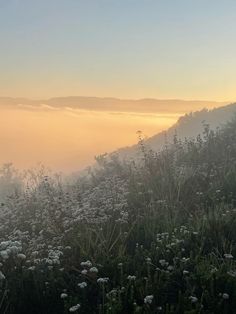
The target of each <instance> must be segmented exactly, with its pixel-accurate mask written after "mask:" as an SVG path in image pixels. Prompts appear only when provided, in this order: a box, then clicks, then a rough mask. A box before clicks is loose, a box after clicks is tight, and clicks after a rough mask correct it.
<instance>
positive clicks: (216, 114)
mask: <svg viewBox="0 0 236 314" xmlns="http://www.w3.org/2000/svg"><path fill="white" fill-rule="evenodd" d="M235 113H236V103H233V104H229V105H227V106H223V107H220V108H215V109H212V110H208V109H202V110H201V111H196V112H193V113H190V114H186V115H184V116H182V117H180V118H179V120H178V121H177V123H176V124H174V125H173V126H172V127H170V128H169V129H168V130H166V131H163V132H161V133H158V134H156V135H154V136H152V137H150V138H148V139H146V140H145V141H144V142H145V146H146V147H147V148H148V149H152V150H154V151H158V150H160V149H162V148H163V147H164V146H165V144H167V143H171V142H172V141H173V138H174V136H175V135H177V137H178V138H179V139H185V138H193V137H196V136H197V135H199V134H201V133H202V132H203V129H204V124H209V126H210V128H211V129H213V130H214V129H216V128H217V127H221V126H223V125H224V124H226V123H227V122H228V121H230V120H231V119H232V118H233V117H234V115H235ZM116 153H118V155H119V156H120V157H121V158H124V159H130V158H137V157H138V156H139V154H140V149H139V145H133V146H130V147H124V148H121V149H119V150H117V151H116Z"/></svg>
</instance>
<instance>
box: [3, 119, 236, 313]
mask: <svg viewBox="0 0 236 314" xmlns="http://www.w3.org/2000/svg"><path fill="white" fill-rule="evenodd" d="M235 143H236V121H235V120H233V121H232V122H231V123H229V124H227V125H226V126H225V127H224V128H222V129H218V130H217V131H215V132H213V131H211V130H210V128H209V126H208V125H205V129H204V135H203V137H200V136H198V137H197V138H196V139H189V140H185V141H180V140H179V139H178V138H177V137H175V138H174V141H173V144H172V145H170V146H166V147H165V148H164V149H163V150H162V151H161V152H158V153H156V152H153V151H149V150H148V148H147V147H145V143H144V142H143V141H142V139H141V138H140V148H141V151H142V156H143V160H142V161H141V162H140V161H139V162H136V161H130V162H124V161H120V160H119V158H118V157H117V156H106V155H104V156H100V157H98V158H97V167H96V168H93V169H91V171H89V172H88V174H87V176H84V177H81V178H79V179H78V180H76V181H75V182H72V183H71V182H70V183H63V182H62V181H61V180H60V178H59V177H51V176H48V175H47V174H46V172H45V171H44V170H43V171H41V172H40V173H39V175H37V174H36V173H35V172H31V174H30V177H28V185H26V188H25V189H21V190H17V191H16V190H15V192H14V193H12V194H11V195H9V196H8V198H7V199H6V200H5V202H4V203H3V204H2V205H1V209H0V217H1V226H0V241H1V242H0V260H1V268H0V270H1V273H2V275H3V276H2V279H0V283H1V287H2V288H1V290H0V300H2V301H0V304H1V307H0V309H1V311H2V312H3V310H2V307H3V306H6V309H5V310H4V311H5V313H9V314H11V313H19V314H21V313H22V314H23V313H24V314H25V313H26V314H27V313H36V314H37V313H50V314H53V313H57V314H58V313H68V312H77V311H78V313H104V314H108V313H113V314H123V313H159V312H160V313H173V314H174V313H192V314H193V313H234V312H235V308H236V263H235V258H234V257H235V256H236V247H235V241H236V209H235V205H236V204H235V200H236V195H235V194H236V144H235ZM29 178H30V179H29ZM24 180H25V177H24ZM25 182H26V181H25ZM0 277H1V276H0ZM6 286H7V291H8V292H7V301H6V299H5V298H6V294H5V292H4V291H6V290H4V289H5V288H4V287H6ZM3 313H4V312H3Z"/></svg>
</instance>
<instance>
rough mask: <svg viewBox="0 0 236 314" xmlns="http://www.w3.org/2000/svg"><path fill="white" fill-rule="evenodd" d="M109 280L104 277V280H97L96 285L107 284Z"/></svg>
mask: <svg viewBox="0 0 236 314" xmlns="http://www.w3.org/2000/svg"><path fill="white" fill-rule="evenodd" d="M108 280H109V278H107V277H105V278H98V280H97V283H107V282H108Z"/></svg>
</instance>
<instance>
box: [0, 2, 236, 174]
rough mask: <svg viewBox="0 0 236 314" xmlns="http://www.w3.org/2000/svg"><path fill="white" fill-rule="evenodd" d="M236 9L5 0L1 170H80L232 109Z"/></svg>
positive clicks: (0, 58) (0, 33)
mask: <svg viewBox="0 0 236 314" xmlns="http://www.w3.org/2000/svg"><path fill="white" fill-rule="evenodd" d="M235 12H236V2H235V1H233V0H226V1H220V0H216V1H205V0H199V1H194V0H180V1H173V0H166V1H159V0H150V1H144V0H119V1H116V0H101V1H83V0H77V1H75V0H66V1H65V0H50V1H48V0H40V1H32V0H24V1H20V0H10V1H3V0H0V40H1V49H0V69H1V71H0V98H1V101H0V103H1V104H0V105H1V106H0V146H1V155H0V164H2V163H5V162H13V163H14V164H15V165H16V167H19V168H29V167H31V166H33V165H34V164H36V163H37V162H42V163H44V164H46V165H47V166H50V167H51V168H53V169H56V170H62V171H72V170H73V171H74V170H78V169H81V168H83V167H84V166H87V165H89V164H91V163H92V162H93V160H94V156H95V155H99V154H102V153H104V152H112V151H114V150H116V149H118V148H120V147H123V146H127V145H133V144H135V143H136V142H137V134H136V132H137V131H138V130H141V131H142V132H143V134H144V136H147V137H150V136H152V135H154V134H156V133H158V132H160V131H162V130H165V129H167V128H168V127H170V126H171V125H173V124H174V123H175V122H176V121H177V119H178V118H179V116H181V115H183V114H185V113H188V112H191V111H195V110H200V109H202V108H204V107H206V108H213V107H219V106H221V105H223V104H226V103H229V102H233V101H234V99H235V86H236V75H235V69H236V58H235V55H236V44H235V38H236V19H235ZM69 96H84V97H85V96H89V97H92V96H94V97H98V98H96V101H94V103H92V104H90V100H89V98H83V101H82V102H81V101H79V100H78V102H80V103H78V104H77V103H76V101H77V100H76V99H74V98H73V99H74V100H73V101H74V102H73V106H71V98H69ZM4 97H5V98H4ZM53 97H54V100H53V101H50V99H51V98H53ZM60 97H64V99H63V101H62V102H63V104H61V100H60ZM67 97H68V98H67ZM99 97H100V98H99ZM103 97H110V99H107V98H106V100H104V99H102V98H103ZM22 98H23V99H22ZM75 98H76V97H75ZM111 98H112V99H111ZM114 98H118V99H114ZM9 99H11V101H10V100H9ZM14 99H15V100H14ZM119 99H120V100H119ZM140 99H143V100H141V101H139V100H140ZM154 99H158V100H159V102H158V101H155V100H154ZM161 99H164V100H163V101H161ZM168 99H172V101H168ZM173 99H174V100H173ZM176 99H183V100H190V101H189V102H184V101H182V100H180V101H177V100H176ZM135 100H136V102H135ZM196 100H199V101H202V102H198V101H196ZM9 101H10V103H9ZM57 101H58V102H59V105H58V106H57ZM191 101H192V102H191ZM52 102H53V104H52ZM92 102H93V101H92ZM81 103H82V105H81ZM9 104H10V105H9Z"/></svg>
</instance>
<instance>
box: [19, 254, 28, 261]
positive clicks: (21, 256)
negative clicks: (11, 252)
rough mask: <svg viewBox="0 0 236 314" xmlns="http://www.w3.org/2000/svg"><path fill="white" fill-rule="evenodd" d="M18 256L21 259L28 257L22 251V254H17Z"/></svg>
mask: <svg viewBox="0 0 236 314" xmlns="http://www.w3.org/2000/svg"><path fill="white" fill-rule="evenodd" d="M17 257H18V258H19V259H21V260H24V259H26V256H25V254H22V253H20V254H17Z"/></svg>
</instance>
